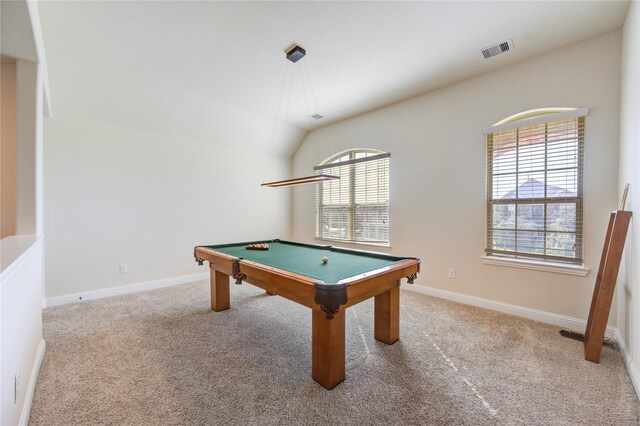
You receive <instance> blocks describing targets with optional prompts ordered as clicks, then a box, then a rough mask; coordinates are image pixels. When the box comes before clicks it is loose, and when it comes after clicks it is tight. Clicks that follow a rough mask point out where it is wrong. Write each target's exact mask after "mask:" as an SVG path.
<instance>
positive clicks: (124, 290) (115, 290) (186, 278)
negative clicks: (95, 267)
mask: <svg viewBox="0 0 640 426" xmlns="http://www.w3.org/2000/svg"><path fill="white" fill-rule="evenodd" d="M207 279H209V273H208V272H203V273H201V274H193V275H183V276H180V277H173V278H165V279H162V280H155V281H145V282H141V283H137V284H129V285H123V286H119V287H109V288H102V289H99V290H91V291H83V292H80V293H72V294H66V295H64V296H56V297H48V298H47V299H45V300H43V307H49V306H58V305H66V304H68V303H74V302H82V301H85V300H95V299H102V298H105V297H111V296H120V295H123V294H130V293H137V292H140V291H146V290H155V289H158V288H163V287H170V286H174V285H178V284H185V283H190V282H193V281H200V280H207Z"/></svg>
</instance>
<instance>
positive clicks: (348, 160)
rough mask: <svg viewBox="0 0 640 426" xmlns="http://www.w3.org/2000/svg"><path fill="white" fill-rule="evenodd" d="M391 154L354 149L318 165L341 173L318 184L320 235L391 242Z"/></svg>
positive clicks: (319, 168)
mask: <svg viewBox="0 0 640 426" xmlns="http://www.w3.org/2000/svg"><path fill="white" fill-rule="evenodd" d="M389 157H390V154H389V153H378V152H373V151H368V150H354V151H349V152H347V153H342V154H339V155H338V156H336V157H333V158H331V159H330V160H328V161H327V162H326V163H325V164H321V165H319V166H316V167H315V171H316V174H320V173H325V174H331V175H335V176H339V177H340V179H338V180H332V181H326V182H323V183H321V184H318V185H317V187H316V206H317V211H316V237H318V238H323V239H331V240H343V241H353V242H366V243H374V244H388V243H389Z"/></svg>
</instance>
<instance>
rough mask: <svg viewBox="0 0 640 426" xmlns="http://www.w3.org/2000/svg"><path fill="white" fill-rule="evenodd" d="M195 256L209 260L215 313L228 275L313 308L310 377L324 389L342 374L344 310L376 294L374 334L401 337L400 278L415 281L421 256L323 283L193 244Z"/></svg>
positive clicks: (223, 301)
mask: <svg viewBox="0 0 640 426" xmlns="http://www.w3.org/2000/svg"><path fill="white" fill-rule="evenodd" d="M320 247H322V248H326V246H319V248H320ZM351 252H353V253H355V254H358V253H361V254H363V255H366V253H367V252H362V251H358V250H353V251H351ZM194 255H195V258H196V261H197V262H198V263H199V264H202V263H203V262H204V261H208V262H209V268H210V272H211V282H210V286H211V309H212V310H214V311H216V312H219V311H224V310H226V309H229V307H230V300H229V278H230V276H233V277H235V278H238V277H237V276H236V275H240V278H239V279H240V280H244V281H246V282H248V283H249V284H252V285H254V286H256V287H260V288H262V289H264V290H265V291H266V292H267V293H268V294H270V295H278V296H282V297H284V298H286V299H289V300H292V301H294V302H297V303H299V304H301V305H304V306H306V307H308V308H311V310H312V320H311V325H312V327H311V328H312V337H311V342H312V344H311V345H312V351H311V358H312V362H311V364H312V373H311V376H312V377H313V379H314V380H315V381H316V382H318V383H320V384H321V385H322V386H324V387H325V388H327V389H332V388H334V387H335V386H336V385H338V384H339V383H340V382H342V381H343V380H344V378H345V309H346V308H348V307H350V306H353V305H355V304H357V303H360V302H362V301H364V300H367V299H369V298H370V297H375V303H374V305H375V316H374V335H375V338H376V339H377V340H379V341H381V342H384V343H386V344H388V345H392V344H393V343H395V342H396V341H398V339H399V338H400V280H401V279H402V278H405V277H407V278H410V279H413V278H415V277H416V275H417V273H418V272H419V270H420V260H419V259H412V258H410V259H407V260H403V261H400V262H396V263H394V264H392V265H390V266H386V267H383V268H379V269H376V270H373V271H370V272H367V273H364V274H360V275H356V276H353V277H349V278H347V279H344V280H341V281H340V282H339V283H337V284H328V285H327V284H325V283H322V282H318V280H317V279H314V278H311V277H307V276H305V275H301V274H296V273H293V272H289V271H286V270H283V269H279V268H275V267H271V266H267V265H264V264H261V263H257V262H253V261H251V260H246V259H241V260H239V259H238V258H237V257H234V256H231V255H228V254H225V253H221V252H218V251H215V250H214V249H210V248H207V247H206V246H198V247H196V248H195V253H194ZM340 308H342V309H340Z"/></svg>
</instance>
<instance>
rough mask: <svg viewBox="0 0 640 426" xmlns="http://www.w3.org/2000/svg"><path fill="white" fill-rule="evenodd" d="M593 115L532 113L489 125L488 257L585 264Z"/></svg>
mask: <svg viewBox="0 0 640 426" xmlns="http://www.w3.org/2000/svg"><path fill="white" fill-rule="evenodd" d="M587 113H588V110H587V109H586V108H582V109H574V108H548V109H538V110H531V111H525V112H523V113H520V114H516V115H514V116H511V117H508V118H507V119H505V120H502V121H500V122H498V123H496V124H495V125H494V126H492V127H490V128H488V129H485V133H486V135H487V212H486V217H487V228H486V231H487V235H486V248H485V251H486V253H487V255H491V256H508V257H518V258H534V259H535V258H537V259H542V260H551V261H560V262H570V263H579V264H581V263H582V262H583V243H582V180H583V164H584V120H585V116H586V115H587Z"/></svg>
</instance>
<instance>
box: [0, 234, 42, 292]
mask: <svg viewBox="0 0 640 426" xmlns="http://www.w3.org/2000/svg"><path fill="white" fill-rule="evenodd" d="M40 241H42V236H41V235H12V236H10V237H5V238H3V239H2V240H0V283H3V282H4V281H5V280H6V279H7V278H9V276H10V275H11V274H12V273H13V271H14V270H15V269H16V268H17V267H18V266H19V265H20V264H21V263H22V262H23V261H24V259H25V258H26V257H27V254H28V253H29V252H30V251H31V250H32V249H33V248H34V247H35V246H36V245H37V243H39V242H40Z"/></svg>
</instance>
